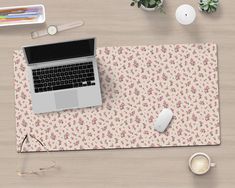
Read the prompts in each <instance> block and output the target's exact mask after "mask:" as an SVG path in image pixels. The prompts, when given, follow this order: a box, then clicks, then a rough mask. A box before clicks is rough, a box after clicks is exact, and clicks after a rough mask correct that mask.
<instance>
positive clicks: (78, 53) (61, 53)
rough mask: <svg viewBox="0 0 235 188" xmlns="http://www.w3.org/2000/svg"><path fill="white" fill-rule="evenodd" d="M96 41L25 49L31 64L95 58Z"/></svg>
mask: <svg viewBox="0 0 235 188" xmlns="http://www.w3.org/2000/svg"><path fill="white" fill-rule="evenodd" d="M94 40H95V39H86V40H77V41H69V42H63V43H54V44H46V45H39V46H30V47H25V48H24V49H25V54H26V56H27V60H28V63H29V64H34V63H42V62H48V61H56V60H63V59H70V58H79V57H88V56H94V50H95V49H94V48H95V41H94Z"/></svg>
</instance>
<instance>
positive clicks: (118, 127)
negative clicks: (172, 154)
mask: <svg viewBox="0 0 235 188" xmlns="http://www.w3.org/2000/svg"><path fill="white" fill-rule="evenodd" d="M97 62H98V67H99V73H100V83H101V91H102V98H103V105H102V106H101V107H98V108H86V109H82V110H68V111H64V112H56V113H48V114H41V115H36V114H34V113H33V112H32V106H31V95H30V92H29V85H28V80H27V74H26V62H25V59H24V56H23V52H22V51H15V52H14V67H15V68H14V70H15V71H14V74H15V111H16V113H15V114H16V141H17V151H18V152H20V145H21V142H22V139H23V138H24V136H25V134H27V133H30V134H32V135H34V136H35V137H37V138H38V139H40V140H41V141H43V143H45V145H46V147H47V148H48V150H49V151H64V150H88V149H89V150H90V149H114V148H140V147H169V146H195V145H218V144H220V124H219V91H218V65H217V47H216V45H215V44H212V43H206V44H176V45H159V46H156V45H149V46H121V47H103V48H98V49H97ZM163 108H171V109H172V111H173V112H174V119H173V121H172V123H171V126H170V127H169V128H168V129H167V130H166V131H165V132H164V133H159V132H157V131H155V130H154V126H153V124H154V120H155V118H156V115H157V114H159V113H160V112H161V111H162V109H163ZM39 150H40V151H43V150H44V149H43V148H39V147H38V144H37V145H25V147H24V151H39Z"/></svg>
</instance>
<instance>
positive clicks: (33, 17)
mask: <svg viewBox="0 0 235 188" xmlns="http://www.w3.org/2000/svg"><path fill="white" fill-rule="evenodd" d="M45 20H46V15H45V7H44V5H41V4H39V5H26V6H14V7H2V8H0V26H12V25H26V24H40V23H44V22H45Z"/></svg>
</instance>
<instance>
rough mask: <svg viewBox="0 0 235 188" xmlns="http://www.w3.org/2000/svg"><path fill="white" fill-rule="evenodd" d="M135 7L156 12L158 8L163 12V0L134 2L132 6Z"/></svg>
mask: <svg viewBox="0 0 235 188" xmlns="http://www.w3.org/2000/svg"><path fill="white" fill-rule="evenodd" d="M135 5H137V7H139V8H140V7H141V8H142V9H143V10H146V11H154V10H156V8H157V9H159V10H160V11H162V6H163V0H132V2H131V6H135Z"/></svg>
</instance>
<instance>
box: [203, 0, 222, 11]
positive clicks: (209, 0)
mask: <svg viewBox="0 0 235 188" xmlns="http://www.w3.org/2000/svg"><path fill="white" fill-rule="evenodd" d="M218 5H219V0H200V1H199V9H200V10H201V11H202V12H206V13H212V12H215V11H216V10H217V8H218Z"/></svg>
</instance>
